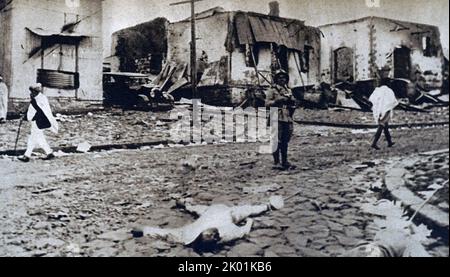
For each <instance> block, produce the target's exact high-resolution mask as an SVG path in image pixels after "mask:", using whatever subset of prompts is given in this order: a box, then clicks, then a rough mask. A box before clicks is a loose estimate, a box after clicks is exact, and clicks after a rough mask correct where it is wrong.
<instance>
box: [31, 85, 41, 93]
mask: <svg viewBox="0 0 450 277" xmlns="http://www.w3.org/2000/svg"><path fill="white" fill-rule="evenodd" d="M30 91H31V92H42V84H40V83H36V84H34V85H32V86H30Z"/></svg>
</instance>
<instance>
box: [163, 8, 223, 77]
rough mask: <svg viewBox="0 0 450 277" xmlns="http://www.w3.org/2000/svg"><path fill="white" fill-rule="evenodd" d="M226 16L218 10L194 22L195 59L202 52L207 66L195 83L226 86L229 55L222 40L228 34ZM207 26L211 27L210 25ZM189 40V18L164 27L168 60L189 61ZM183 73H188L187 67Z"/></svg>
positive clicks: (174, 61) (186, 62)
mask: <svg viewBox="0 0 450 277" xmlns="http://www.w3.org/2000/svg"><path fill="white" fill-rule="evenodd" d="M229 18H230V16H229V13H220V14H216V15H214V16H210V17H206V18H201V19H198V20H197V21H196V32H197V38H198V39H197V58H198V59H200V58H201V57H202V55H204V53H205V54H206V56H207V63H208V65H209V66H208V67H209V68H210V69H209V70H208V69H206V71H205V72H204V76H205V78H202V81H201V82H200V84H199V85H204V86H212V85H226V84H227V83H228V80H227V79H228V77H229V73H230V72H229V69H228V62H227V61H228V59H229V57H230V55H229V53H228V52H227V49H226V48H225V41H226V39H227V34H228V22H229ZM211 26H214V27H213V28H211ZM190 41H191V23H190V21H182V22H177V23H171V24H170V25H169V28H168V53H167V60H168V62H169V63H178V64H189V63H190V53H191V52H190V44H189V42H190ZM203 52H204V53H203ZM221 61H222V62H221ZM224 61H226V62H224ZM200 64H201V63H200V61H198V65H200ZM218 65H220V66H218ZM217 70H218V71H217ZM187 72H188V75H189V72H190V70H189V69H188V71H187Z"/></svg>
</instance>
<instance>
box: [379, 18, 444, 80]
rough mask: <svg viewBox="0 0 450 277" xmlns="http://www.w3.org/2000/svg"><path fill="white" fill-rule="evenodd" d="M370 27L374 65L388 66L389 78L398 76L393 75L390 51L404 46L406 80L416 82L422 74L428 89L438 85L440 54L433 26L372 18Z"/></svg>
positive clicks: (436, 32) (440, 63) (438, 38)
mask: <svg viewBox="0 0 450 277" xmlns="http://www.w3.org/2000/svg"><path fill="white" fill-rule="evenodd" d="M374 26H375V29H376V32H374V34H373V41H374V45H375V47H374V56H375V64H376V66H377V67H378V68H386V69H387V68H389V69H390V77H394V78H397V77H401V76H395V75H396V74H395V68H394V65H395V57H396V55H394V53H395V49H399V48H400V47H405V48H407V49H409V50H410V61H409V62H410V67H411V68H410V72H409V78H408V79H410V80H412V81H416V78H420V77H421V76H422V77H424V78H425V80H426V85H427V87H428V88H440V87H441V86H442V72H443V65H444V64H443V63H444V57H443V53H442V46H441V42H440V33H439V29H438V28H437V27H434V26H429V25H423V24H416V23H409V22H400V21H392V20H388V19H383V18H375V19H374ZM416 72H420V74H418V75H416V74H415V73H416Z"/></svg>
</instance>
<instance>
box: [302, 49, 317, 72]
mask: <svg viewBox="0 0 450 277" xmlns="http://www.w3.org/2000/svg"><path fill="white" fill-rule="evenodd" d="M313 50H314V48H312V47H311V46H309V45H305V50H304V51H303V53H300V67H301V70H302V72H303V73H308V72H309V69H310V61H311V52H312V51H313Z"/></svg>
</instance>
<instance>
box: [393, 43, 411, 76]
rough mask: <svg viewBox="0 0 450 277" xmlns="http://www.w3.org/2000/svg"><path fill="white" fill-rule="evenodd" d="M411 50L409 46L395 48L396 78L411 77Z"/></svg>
mask: <svg viewBox="0 0 450 277" xmlns="http://www.w3.org/2000/svg"><path fill="white" fill-rule="evenodd" d="M410 77H411V50H410V49H409V48H407V47H401V48H396V49H395V50H394V78H403V79H410Z"/></svg>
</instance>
